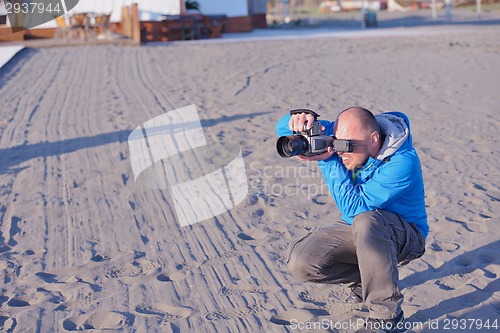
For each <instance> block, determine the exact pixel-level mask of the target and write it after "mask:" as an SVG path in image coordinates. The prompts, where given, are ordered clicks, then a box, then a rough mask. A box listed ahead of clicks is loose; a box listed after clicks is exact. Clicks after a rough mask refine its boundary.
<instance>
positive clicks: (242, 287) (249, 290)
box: [220, 283, 281, 296]
mask: <svg viewBox="0 0 500 333" xmlns="http://www.w3.org/2000/svg"><path fill="white" fill-rule="evenodd" d="M279 290H281V288H280V287H278V286H274V287H269V288H259V287H258V286H255V285H252V284H249V283H239V284H237V285H234V286H222V288H221V290H220V293H221V294H222V295H226V296H235V295H243V294H262V295H264V294H266V293H268V292H277V291H279Z"/></svg>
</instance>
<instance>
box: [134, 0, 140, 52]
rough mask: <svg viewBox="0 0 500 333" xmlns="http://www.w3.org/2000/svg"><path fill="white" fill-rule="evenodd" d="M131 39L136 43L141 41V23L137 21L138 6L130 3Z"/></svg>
mask: <svg viewBox="0 0 500 333" xmlns="http://www.w3.org/2000/svg"><path fill="white" fill-rule="evenodd" d="M132 39H133V41H134V42H136V43H140V42H141V24H140V22H139V6H138V5H137V3H134V4H132Z"/></svg>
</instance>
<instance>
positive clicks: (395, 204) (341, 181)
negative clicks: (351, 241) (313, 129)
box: [276, 112, 429, 237]
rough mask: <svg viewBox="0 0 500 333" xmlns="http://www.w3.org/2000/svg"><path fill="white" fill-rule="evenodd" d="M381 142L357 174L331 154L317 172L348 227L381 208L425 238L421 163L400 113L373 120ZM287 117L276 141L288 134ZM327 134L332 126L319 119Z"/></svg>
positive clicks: (388, 114)
mask: <svg viewBox="0 0 500 333" xmlns="http://www.w3.org/2000/svg"><path fill="white" fill-rule="evenodd" d="M375 118H376V119H377V122H378V123H379V125H380V127H381V129H382V132H383V134H384V135H385V141H384V143H383V146H382V148H381V149H380V151H379V153H378V156H376V157H375V158H372V157H369V158H368V161H366V163H365V165H364V166H362V167H361V168H360V169H359V170H358V171H357V172H353V171H350V170H347V169H346V168H345V166H344V164H343V163H342V160H341V159H340V157H339V156H338V155H337V154H334V155H333V156H332V157H330V158H329V159H327V160H324V161H319V162H318V164H319V167H320V169H321V172H322V173H323V178H324V179H325V183H326V185H327V186H328V189H329V190H330V192H331V194H332V195H333V198H334V200H335V202H336V204H337V207H338V209H339V210H340V212H341V214H342V220H343V221H345V222H347V223H349V224H352V221H353V218H354V216H356V215H358V214H360V213H363V212H366V211H371V210H375V209H382V210H386V211H389V212H393V213H395V214H398V215H399V216H401V217H402V218H403V219H404V220H405V221H406V222H408V223H413V224H415V226H416V227H417V229H418V230H419V231H420V232H421V233H422V235H423V236H424V237H427V234H428V233H429V225H428V224H427V213H426V211H425V194H424V182H423V177H422V169H421V166H420V159H419V158H418V155H417V152H416V151H415V149H414V148H413V145H412V138H411V134H410V121H409V120H408V117H406V115H404V114H403V113H401V112H386V113H382V114H378V115H376V116H375ZM289 120H290V115H287V116H285V117H283V118H282V119H280V120H279V121H278V123H277V124H276V133H277V134H278V136H283V135H292V131H291V130H290V128H289V127H288V121H289ZM321 123H322V124H323V126H325V134H326V135H333V126H334V123H333V122H329V121H326V120H321Z"/></svg>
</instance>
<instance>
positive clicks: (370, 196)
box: [276, 107, 429, 332]
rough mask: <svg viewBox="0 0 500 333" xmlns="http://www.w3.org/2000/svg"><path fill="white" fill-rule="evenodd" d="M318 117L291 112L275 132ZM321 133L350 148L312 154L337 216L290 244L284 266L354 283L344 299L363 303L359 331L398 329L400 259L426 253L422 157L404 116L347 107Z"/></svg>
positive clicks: (304, 276)
mask: <svg viewBox="0 0 500 333" xmlns="http://www.w3.org/2000/svg"><path fill="white" fill-rule="evenodd" d="M317 116H318V115H317V114H316V113H315V112H313V111H310V110H305V109H299V110H292V112H291V116H288V115H287V116H285V117H284V118H282V119H281V120H280V121H279V122H278V123H277V125H276V131H277V134H278V135H279V136H283V135H291V134H292V132H291V131H295V132H300V131H303V130H304V126H306V128H310V127H311V125H312V123H313V122H314V121H315V120H316V118H317ZM321 123H322V125H323V127H324V131H325V134H326V135H334V136H335V137H336V138H337V139H342V140H352V143H353V151H352V152H339V153H336V152H335V151H334V150H333V148H332V147H329V148H328V150H327V151H326V152H325V153H323V154H321V155H316V156H309V157H306V156H299V158H300V159H301V160H305V161H319V162H318V163H319V167H320V169H321V172H322V173H323V177H324V179H325V182H326V184H327V186H328V188H329V190H330V192H331V194H332V195H333V198H334V199H335V202H336V204H337V207H338V209H339V210H340V212H341V213H342V221H338V222H333V223H331V224H329V225H327V226H324V227H322V228H319V229H318V230H316V231H313V232H310V233H309V234H307V235H306V236H305V237H302V238H301V239H299V240H297V241H295V242H294V243H292V244H291V246H290V253H289V256H288V261H287V262H288V266H289V268H290V270H291V272H292V273H293V275H294V276H295V277H296V278H297V279H299V280H301V281H304V282H316V283H352V285H351V291H352V292H351V295H350V297H349V299H348V301H349V302H359V303H361V302H364V304H365V305H366V306H367V307H368V309H369V311H370V314H369V317H370V318H369V319H368V320H367V321H365V328H363V329H361V330H360V331H358V332H402V331H404V329H402V328H403V327H404V324H403V321H404V314H403V311H402V310H401V303H402V301H403V295H402V294H401V293H400V290H399V288H398V281H399V278H398V264H406V263H408V262H409V261H411V260H413V259H416V258H419V257H420V256H422V255H423V253H424V247H425V237H426V236H427V234H428V232H429V227H428V224H427V214H426V211H425V201H424V185H423V178H422V170H421V166H420V160H419V158H418V156H417V153H416V151H415V149H414V148H413V146H412V138H411V135H410V124H409V120H408V118H407V117H406V116H405V115H404V114H402V113H399V112H388V113H383V114H379V115H377V116H374V115H373V114H372V113H371V112H370V111H369V110H367V109H364V108H361V107H351V108H348V109H346V110H344V111H342V112H341V113H340V114H339V116H338V117H337V120H336V121H335V122H334V123H332V122H328V121H323V120H322V121H321Z"/></svg>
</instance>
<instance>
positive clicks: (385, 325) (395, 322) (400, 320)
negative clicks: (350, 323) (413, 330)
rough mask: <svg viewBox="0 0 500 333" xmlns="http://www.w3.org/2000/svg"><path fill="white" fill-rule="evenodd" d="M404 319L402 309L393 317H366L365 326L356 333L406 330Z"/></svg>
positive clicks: (395, 332)
mask: <svg viewBox="0 0 500 333" xmlns="http://www.w3.org/2000/svg"><path fill="white" fill-rule="evenodd" d="M404 321H405V317H404V313H403V311H401V312H400V313H399V315H398V316H397V317H396V318H394V319H375V318H368V320H367V321H365V327H364V328H362V329H360V330H358V331H356V333H401V332H405V331H406V329H405V324H404Z"/></svg>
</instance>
